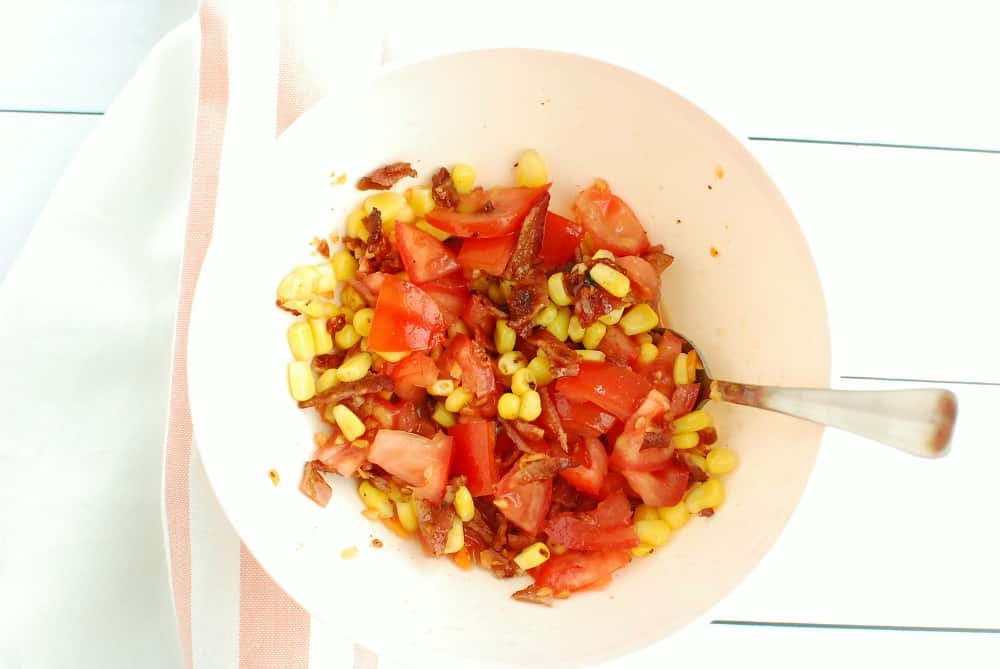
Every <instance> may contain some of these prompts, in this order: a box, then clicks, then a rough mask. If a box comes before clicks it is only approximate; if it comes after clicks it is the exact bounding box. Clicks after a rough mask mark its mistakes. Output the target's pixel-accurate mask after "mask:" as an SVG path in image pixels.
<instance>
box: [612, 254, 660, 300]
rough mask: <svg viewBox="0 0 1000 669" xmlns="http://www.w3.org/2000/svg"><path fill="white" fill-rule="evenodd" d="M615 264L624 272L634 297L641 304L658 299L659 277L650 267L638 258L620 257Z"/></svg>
mask: <svg viewBox="0 0 1000 669" xmlns="http://www.w3.org/2000/svg"><path fill="white" fill-rule="evenodd" d="M615 262H617V263H618V265H619V266H620V267H621V268H622V269H623V270H625V273H626V274H627V275H628V278H629V281H630V282H631V284H632V291H633V292H634V293H635V294H636V297H638V298H639V299H640V300H642V301H643V302H645V301H646V300H655V299H659V297H660V275H659V274H657V273H656V269H655V268H654V267H653V266H652V265H650V264H649V263H648V262H647V261H645V260H643V259H642V258H640V257H639V256H622V257H621V258H618V259H617V260H616V261H615Z"/></svg>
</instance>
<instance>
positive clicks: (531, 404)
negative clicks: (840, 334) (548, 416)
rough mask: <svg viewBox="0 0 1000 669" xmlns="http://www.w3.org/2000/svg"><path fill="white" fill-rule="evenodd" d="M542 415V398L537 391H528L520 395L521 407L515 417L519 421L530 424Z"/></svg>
mask: <svg viewBox="0 0 1000 669" xmlns="http://www.w3.org/2000/svg"><path fill="white" fill-rule="evenodd" d="M541 415H542V396H541V395H539V394H538V391H537V390H529V391H528V392H526V393H524V394H523V395H521V406H520V408H519V409H518V411H517V416H518V418H520V419H521V420H526V421H528V422H531V421H533V420H535V419H536V418H538V417H539V416H541Z"/></svg>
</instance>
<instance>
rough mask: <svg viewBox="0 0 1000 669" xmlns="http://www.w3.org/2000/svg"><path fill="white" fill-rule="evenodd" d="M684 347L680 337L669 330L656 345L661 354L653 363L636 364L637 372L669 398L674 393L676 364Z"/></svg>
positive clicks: (658, 354)
mask: <svg viewBox="0 0 1000 669" xmlns="http://www.w3.org/2000/svg"><path fill="white" fill-rule="evenodd" d="M683 345H684V342H683V341H682V340H681V338H680V337H678V336H677V335H675V334H674V333H673V332H671V331H669V330H667V331H666V332H664V333H663V335H662V336H661V337H660V342H659V343H658V344H657V345H656V348H657V349H658V351H659V352H658V353H657V356H656V357H655V358H654V359H653V360H652V362H648V363H645V364H642V363H637V364H636V371H637V372H639V373H640V374H642V376H643V377H645V378H646V379H647V380H649V381H650V382H651V383H652V384H653V386H654V387H655V388H656V389H657V390H659V391H660V392H661V393H663V394H664V395H666V396H667V397H670V396H672V395H673V393H674V362H675V361H676V360H677V356H678V355H680V354H681V351H682V348H683Z"/></svg>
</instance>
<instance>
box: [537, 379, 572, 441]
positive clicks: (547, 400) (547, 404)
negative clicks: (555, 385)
mask: <svg viewBox="0 0 1000 669" xmlns="http://www.w3.org/2000/svg"><path fill="white" fill-rule="evenodd" d="M538 395H539V397H541V398H542V415H541V416H539V422H540V423H541V425H542V428H544V430H545V432H546V434H548V436H549V438H550V439H553V440H555V442H556V443H557V444H559V448H560V449H562V451H563V453H568V452H569V440H568V438H567V437H566V430H564V429H563V426H562V421H561V420H560V418H559V413H558V412H557V411H556V405H555V402H554V401H553V400H552V394H551V393H550V392H549V389H548V388H546V387H541V388H539V389H538Z"/></svg>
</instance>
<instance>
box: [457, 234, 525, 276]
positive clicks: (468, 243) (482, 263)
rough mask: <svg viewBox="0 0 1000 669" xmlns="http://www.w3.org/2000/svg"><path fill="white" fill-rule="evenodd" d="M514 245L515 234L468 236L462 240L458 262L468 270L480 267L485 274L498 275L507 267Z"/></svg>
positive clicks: (515, 241) (515, 240)
mask: <svg viewBox="0 0 1000 669" xmlns="http://www.w3.org/2000/svg"><path fill="white" fill-rule="evenodd" d="M516 246H517V235H507V236H506V237H489V238H483V239H480V238H472V237H470V238H468V239H465V240H464V241H463V242H462V250H461V251H459V252H458V264H459V265H461V266H462V267H464V268H465V269H467V270H469V271H471V270H475V269H481V270H483V271H484V272H486V273H487V274H491V275H493V276H500V275H501V274H503V272H504V270H505V269H507V263H509V262H510V257H511V256H512V255H514V248H515V247H516Z"/></svg>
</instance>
